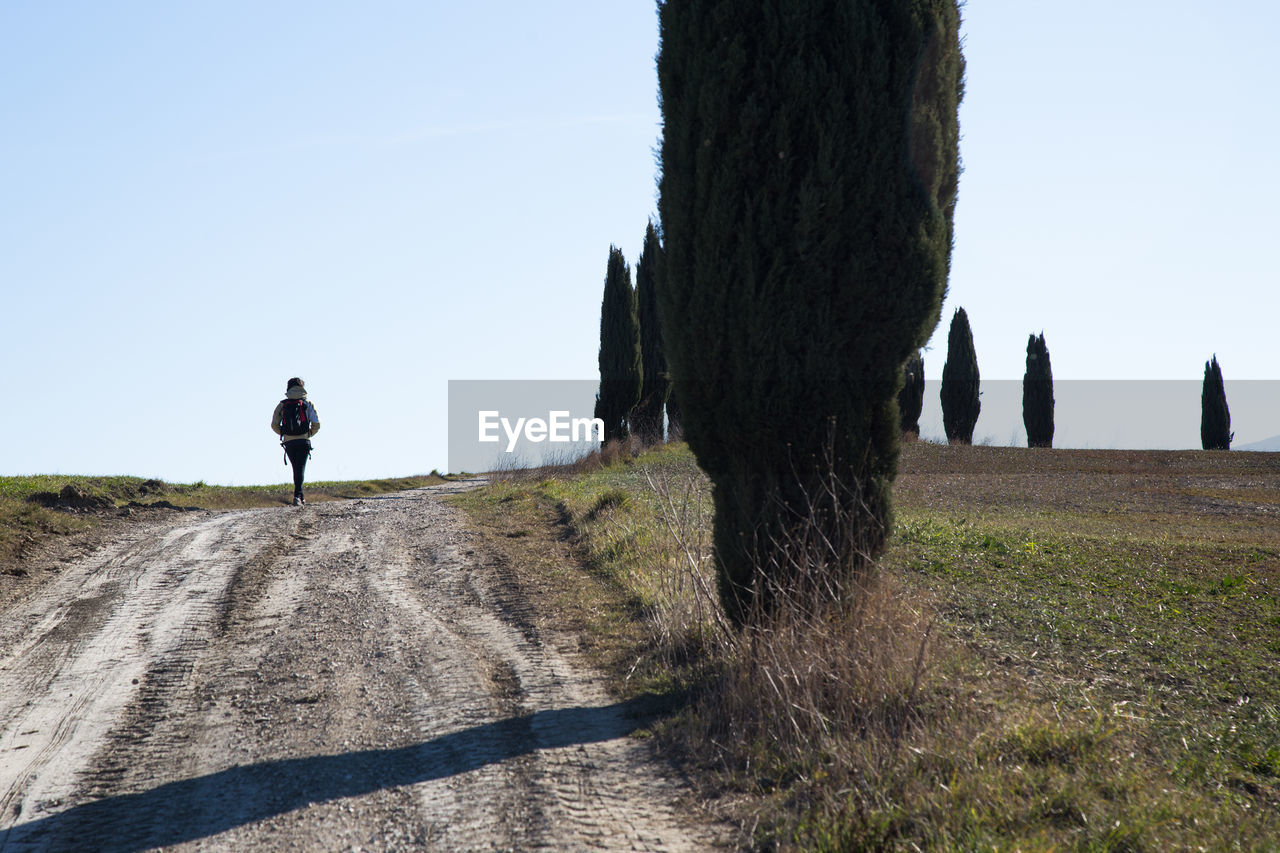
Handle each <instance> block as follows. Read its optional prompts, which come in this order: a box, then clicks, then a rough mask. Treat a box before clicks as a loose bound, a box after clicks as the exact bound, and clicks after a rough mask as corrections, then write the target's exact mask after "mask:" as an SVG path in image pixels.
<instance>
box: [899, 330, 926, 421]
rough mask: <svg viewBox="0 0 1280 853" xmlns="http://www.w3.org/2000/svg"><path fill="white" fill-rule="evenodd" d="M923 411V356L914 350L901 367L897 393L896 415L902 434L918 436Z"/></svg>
mask: <svg viewBox="0 0 1280 853" xmlns="http://www.w3.org/2000/svg"><path fill="white" fill-rule="evenodd" d="M923 411H924V356H922V355H921V354H920V350H916V351H915V353H914V354H913V355H912V356H911V358H909V359H907V363H906V364H904V365H903V366H902V390H901V391H899V392H898V413H899V415H900V416H901V419H902V433H903V435H906V434H908V433H911V434H914V435H917V436H918V435H920V413H921V412H923Z"/></svg>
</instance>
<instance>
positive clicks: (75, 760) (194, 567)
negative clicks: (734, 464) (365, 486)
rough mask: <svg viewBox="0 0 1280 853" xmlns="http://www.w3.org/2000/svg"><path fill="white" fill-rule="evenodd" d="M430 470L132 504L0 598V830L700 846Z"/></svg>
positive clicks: (153, 841)
mask: <svg viewBox="0 0 1280 853" xmlns="http://www.w3.org/2000/svg"><path fill="white" fill-rule="evenodd" d="M456 488H459V487H458V486H453V485H450V486H444V487H436V488H435V490H434V492H435V494H438V493H439V492H440V491H442V490H443V491H449V490H451V489H456ZM435 494H433V490H430V489H424V490H418V491H413V492H404V493H400V494H396V495H390V496H386V497H380V498H370V499H365V500H358V501H354V502H339V503H326V504H320V505H316V506H309V507H304V508H302V509H294V508H292V507H290V508H287V509H272V510H252V511H245V512H230V513H223V514H200V515H198V516H194V515H188V516H182V517H180V518H179V519H178V520H174V521H169V522H165V523H159V522H157V523H153V524H150V525H148V526H145V527H139V528H134V529H131V530H130V531H128V532H127V533H126V534H124V535H123V536H121V537H118V538H117V539H115V540H114V541H112V542H110V543H109V544H108V545H107V546H106V547H104V548H102V549H100V550H99V551H97V552H96V553H94V554H92V555H91V556H89V557H87V558H85V559H82V560H79V561H77V562H76V563H75V564H74V565H70V566H68V567H66V568H65V569H64V570H63V571H62V572H61V573H60V574H59V575H58V576H57V577H56V578H55V579H53V580H51V581H50V582H48V583H47V584H45V586H44V587H43V588H42V589H41V590H40V592H39V593H38V594H37V595H35V596H33V597H31V598H29V599H28V600H27V601H25V602H22V603H20V604H19V605H17V606H15V607H12V608H10V609H9V610H8V611H7V612H4V613H0V850H2V851H6V853H7V851H11V850H12V851H18V850H23V851H25V850H117V851H133V850H147V849H152V848H164V849H175V850H196V849H199V850H228V851H230V850H235V851H241V850H248V849H261V850H277V849H281V850H290V849H296V850H402V849H438V850H487V849H498V850H510V849H514V850H536V849H553V850H575V849H584V850H595V849H624V850H632V849H639V850H693V849H701V848H702V847H703V846H705V844H706V843H707V842H708V841H709V838H708V835H707V833H706V831H705V830H698V829H695V828H692V827H690V826H689V825H687V824H686V823H685V822H684V821H683V820H682V819H681V818H680V817H679V815H678V811H677V809H676V805H675V803H676V801H677V800H678V799H679V797H680V796H681V795H682V791H681V789H680V787H679V785H678V784H677V783H676V782H674V781H672V780H671V779H670V778H669V777H668V776H667V775H665V774H664V773H663V772H662V769H661V767H660V766H658V765H657V764H655V763H654V762H653V761H652V757H651V755H650V752H649V749H648V748H647V746H646V744H645V742H643V741H641V740H639V739H637V738H633V737H628V736H627V735H628V734H629V733H630V732H632V731H634V730H635V729H636V728H637V727H638V726H640V725H641V724H642V723H643V714H642V713H641V711H642V708H641V707H640V704H637V703H617V702H614V701H611V700H610V699H609V698H608V696H607V695H606V693H605V692H604V691H603V689H601V687H600V685H599V684H598V682H597V680H596V679H595V678H593V676H592V675H591V674H590V673H589V672H587V671H586V670H585V669H583V668H582V667H581V665H580V664H578V663H575V662H574V661H572V660H571V657H570V653H569V652H568V651H567V648H566V647H567V645H568V644H569V643H568V642H567V641H566V639H565V638H561V637H557V636H554V635H552V634H551V633H549V632H547V631H545V630H540V629H539V628H538V627H537V626H536V624H535V623H536V620H535V619H534V618H532V613H531V610H530V605H528V604H526V603H525V602H524V601H523V600H522V599H521V597H520V596H519V595H518V594H517V593H516V591H515V589H514V587H513V586H512V585H511V584H510V583H509V582H508V581H507V580H506V579H504V577H503V575H502V572H501V570H500V568H499V567H498V566H496V565H495V564H493V563H492V561H490V560H488V559H486V558H485V557H484V555H483V554H482V553H480V552H479V551H478V550H477V549H476V548H474V547H473V544H474V542H475V539H474V536H473V534H471V533H470V532H469V531H468V530H467V528H466V526H465V523H464V521H463V519H462V517H461V516H460V514H459V513H458V512H456V511H454V510H453V509H451V508H450V507H448V506H446V505H445V504H443V503H441V502H440V501H438V500H437V499H436V496H435ZM641 704H642V703H641Z"/></svg>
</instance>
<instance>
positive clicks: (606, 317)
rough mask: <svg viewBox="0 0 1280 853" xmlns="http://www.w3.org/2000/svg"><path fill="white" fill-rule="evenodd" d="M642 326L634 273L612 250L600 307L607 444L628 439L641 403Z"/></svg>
mask: <svg viewBox="0 0 1280 853" xmlns="http://www.w3.org/2000/svg"><path fill="white" fill-rule="evenodd" d="M640 384H641V364H640V322H639V317H638V310H637V304H636V291H635V289H634V288H633V287H632V286H631V269H630V268H629V267H628V266H627V262H626V260H625V259H624V258H623V257H622V250H621V249H619V248H617V247H616V246H610V247H609V264H608V268H607V271H606V273H605V277H604V300H603V301H602V303H601V305H600V393H599V395H598V396H597V397H596V414H595V416H596V417H597V418H600V419H601V420H603V421H604V440H605V441H606V442H607V441H611V440H613V439H615V438H618V439H621V438H626V437H627V425H628V419H629V418H630V416H631V410H632V409H633V408H634V407H635V405H636V403H638V402H640Z"/></svg>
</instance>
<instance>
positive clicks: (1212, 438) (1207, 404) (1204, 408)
mask: <svg viewBox="0 0 1280 853" xmlns="http://www.w3.org/2000/svg"><path fill="white" fill-rule="evenodd" d="M1233 438H1235V433H1233V432H1232V431H1231V412H1230V411H1229V410H1228V409H1227V389H1226V387H1225V386H1224V385H1223V384H1222V368H1221V367H1219V366H1218V356H1217V355H1216V354H1215V355H1214V357H1213V361H1206V362H1205V363H1204V386H1203V388H1202V390H1201V391H1200V446H1201V447H1203V448H1204V449H1205V450H1229V449H1230V448H1231V440H1232V439H1233Z"/></svg>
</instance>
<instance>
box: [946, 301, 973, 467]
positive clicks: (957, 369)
mask: <svg viewBox="0 0 1280 853" xmlns="http://www.w3.org/2000/svg"><path fill="white" fill-rule="evenodd" d="M979 385H980V377H979V376H978V354H977V352H975V351H974V349H973V331H972V330H971V329H970V328H969V315H968V314H966V313H965V312H964V309H963V308H957V309H956V313H955V314H954V315H953V316H952V317H951V329H950V330H949V331H948V332H947V363H946V364H944V365H943V366H942V427H943V429H944V430H945V431H946V433H947V441H949V442H951V443H952V444H972V443H973V428H974V427H975V426H976V425H977V423H978V413H979V412H981V411H982V401H981V392H980V390H979Z"/></svg>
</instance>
